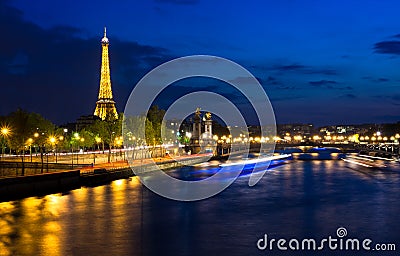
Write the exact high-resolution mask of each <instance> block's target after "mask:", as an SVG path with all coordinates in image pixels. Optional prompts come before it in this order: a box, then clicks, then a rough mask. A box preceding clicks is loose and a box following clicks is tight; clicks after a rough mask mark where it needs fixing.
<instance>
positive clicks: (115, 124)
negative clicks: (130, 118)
mask: <svg viewBox="0 0 400 256" xmlns="http://www.w3.org/2000/svg"><path fill="white" fill-rule="evenodd" d="M123 118H124V117H123V113H120V114H119V117H118V119H115V118H112V117H109V118H106V119H105V120H96V121H95V122H94V123H93V124H92V125H91V126H90V127H88V131H90V132H91V133H92V134H93V139H94V140H95V138H96V136H97V137H98V138H100V139H101V142H102V143H103V148H104V144H107V145H108V162H111V149H112V146H115V145H114V143H115V138H117V137H120V136H121V135H122V120H123Z"/></svg>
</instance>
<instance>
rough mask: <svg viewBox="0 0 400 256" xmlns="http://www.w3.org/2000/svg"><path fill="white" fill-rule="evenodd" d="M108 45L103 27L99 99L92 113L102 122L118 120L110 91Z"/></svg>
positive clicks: (105, 30)
mask: <svg viewBox="0 0 400 256" xmlns="http://www.w3.org/2000/svg"><path fill="white" fill-rule="evenodd" d="M108 44H109V41H108V38H107V29H106V28H105V27H104V37H103V38H102V39H101V47H102V54H101V76H100V89H99V97H98V100H97V102H96V109H95V111H94V115H95V116H98V117H100V118H101V119H102V120H106V119H107V120H109V119H118V113H117V109H116V107H115V101H114V100H113V95H112V89H111V79H110V63H109V58H108Z"/></svg>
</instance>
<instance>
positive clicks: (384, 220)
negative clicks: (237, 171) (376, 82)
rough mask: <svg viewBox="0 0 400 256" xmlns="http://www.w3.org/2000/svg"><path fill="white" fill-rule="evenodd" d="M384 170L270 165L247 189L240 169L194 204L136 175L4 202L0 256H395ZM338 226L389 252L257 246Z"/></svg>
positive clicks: (398, 170)
mask: <svg viewBox="0 0 400 256" xmlns="http://www.w3.org/2000/svg"><path fill="white" fill-rule="evenodd" d="M391 169H392V171H366V170H355V169H350V168H348V167H347V166H346V163H345V162H344V161H334V160H330V161H295V162H291V163H288V164H285V165H281V166H277V167H274V168H272V169H270V170H269V171H268V172H267V173H266V174H265V176H264V177H263V179H262V180H261V181H260V182H259V183H258V184H257V185H256V186H254V187H248V185H247V184H248V179H249V176H242V177H239V178H238V180H236V181H235V183H234V184H232V185H231V186H230V187H229V188H227V189H226V190H225V191H223V192H222V193H220V194H218V195H216V196H214V197H212V198H209V199H207V200H202V201H198V202H177V201H172V200H169V199H165V198H162V197H160V196H158V195H156V194H154V193H153V192H151V191H149V190H148V189H146V188H144V187H143V186H142V185H141V184H140V182H139V181H138V179H137V178H131V179H123V180H117V181H114V182H112V183H110V184H108V185H104V186H98V187H88V188H81V189H77V190H73V191H70V192H69V193H67V194H54V195H48V196H45V197H32V198H27V199H23V200H18V201H13V202H4V203H0V255H46V256H47V255H207V256H212V255H399V251H400V242H399V241H400V166H399V164H398V163H397V164H396V165H395V164H394V166H392V168H391ZM193 170H194V169H188V168H186V169H185V171H189V172H190V171H193ZM181 172H182V170H173V175H176V176H179V175H180V173H181ZM338 228H345V229H346V230H347V236H345V237H344V238H357V239H359V240H360V241H362V240H363V239H366V238H368V239H371V240H372V241H373V242H372V243H371V244H370V246H373V245H374V244H376V243H386V244H389V243H394V244H396V243H397V244H396V249H397V251H396V252H393V251H391V252H382V251H380V252H377V251H370V252H367V251H362V249H361V251H360V252H358V253H356V252H355V251H352V252H346V251H341V250H338V249H336V250H335V251H331V250H330V249H329V248H327V246H326V247H325V248H324V249H323V251H291V250H289V251H286V252H285V251H281V250H279V249H278V248H277V247H276V244H274V247H273V250H272V251H271V250H270V249H269V248H267V249H265V250H259V249H258V248H257V241H258V240H259V239H261V238H263V237H264V235H265V234H267V236H268V239H272V238H274V239H276V240H278V239H280V238H283V239H287V240H288V241H289V240H290V239H298V240H300V241H301V239H305V238H313V239H315V240H317V241H319V240H321V239H323V238H327V237H329V236H332V237H334V238H338V237H337V229H338ZM286 246H288V244H287V243H286Z"/></svg>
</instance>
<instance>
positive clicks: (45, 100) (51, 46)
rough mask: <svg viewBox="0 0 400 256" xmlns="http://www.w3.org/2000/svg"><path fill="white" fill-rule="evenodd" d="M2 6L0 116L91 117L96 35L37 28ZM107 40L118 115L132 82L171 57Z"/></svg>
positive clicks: (154, 49)
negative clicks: (18, 113)
mask: <svg viewBox="0 0 400 256" xmlns="http://www.w3.org/2000/svg"><path fill="white" fill-rule="evenodd" d="M5 3H6V2H4V1H0V31H2V34H3V35H7V40H3V39H4V38H2V40H0V80H1V81H2V85H4V86H2V108H1V109H0V115H5V114H7V113H9V112H11V111H13V110H15V109H16V108H18V107H21V108H24V109H29V110H30V111H35V112H38V113H41V114H43V115H44V116H45V117H46V118H48V119H50V120H53V121H55V122H57V123H63V122H66V121H74V120H75V119H76V118H77V117H79V116H80V115H83V114H90V113H92V111H93V110H94V107H95V102H96V100H97V93H98V88H99V77H100V63H101V44H100V39H101V37H102V34H101V33H99V36H98V37H96V38H85V37H83V36H82V34H83V31H81V30H80V29H79V28H75V27H70V26H57V27H53V28H50V29H43V28H41V27H39V26H38V25H36V24H34V23H32V22H28V21H26V20H25V19H24V18H23V15H22V13H21V12H20V11H19V10H18V9H15V8H13V7H9V6H7V5H5ZM100 30H101V28H100ZM109 38H110V46H109V55H110V68H111V80H112V86H113V93H114V100H115V101H116V102H117V107H118V111H123V107H124V105H125V101H126V99H127V97H128V96H129V93H130V91H131V90H132V89H133V87H134V85H135V83H136V82H137V81H138V80H139V79H140V78H141V77H142V76H143V75H145V74H146V73H147V72H148V71H150V70H151V68H154V67H155V66H156V65H158V64H161V63H163V62H165V61H167V60H170V59H171V58H172V56H170V55H169V51H168V50H167V49H164V48H161V47H157V46H151V45H142V44H140V43H138V42H132V41H124V40H120V39H118V38H114V37H113V35H112V31H110V33H109ZM66 109H68V111H66ZM61 113H62V114H61Z"/></svg>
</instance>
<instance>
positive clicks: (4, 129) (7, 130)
mask: <svg viewBox="0 0 400 256" xmlns="http://www.w3.org/2000/svg"><path fill="white" fill-rule="evenodd" d="M9 134H10V128H8V127H7V126H4V127H2V128H1V135H2V137H3V138H4V139H5V138H6V137H8V135H9ZM1 147H2V157H4V146H3V145H2V146H1Z"/></svg>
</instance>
